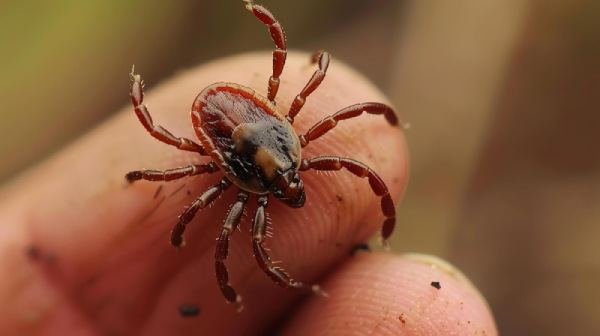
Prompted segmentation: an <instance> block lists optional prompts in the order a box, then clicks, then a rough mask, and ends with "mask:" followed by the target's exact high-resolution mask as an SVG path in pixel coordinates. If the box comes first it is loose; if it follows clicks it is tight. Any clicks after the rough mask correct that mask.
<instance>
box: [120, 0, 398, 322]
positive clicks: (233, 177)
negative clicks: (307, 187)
mask: <svg viewBox="0 0 600 336" xmlns="http://www.w3.org/2000/svg"><path fill="white" fill-rule="evenodd" d="M245 2H246V3H247V4H246V8H247V9H248V10H249V11H250V12H252V13H253V14H254V16H255V17H256V18H257V19H258V20H260V21H261V22H262V23H264V24H265V25H267V26H268V27H269V32H270V34H271V38H272V39H273V42H274V43H275V50H274V51H273V73H272V75H271V77H270V78H269V82H268V93H267V97H263V96H261V95H260V94H258V93H256V92H255V91H254V90H253V89H251V88H248V87H244V86H242V85H239V84H235V83H215V84H212V85H210V86H208V87H206V88H205V89H204V90H202V92H200V94H198V96H197V97H196V100H195V101H194V103H193V105H192V113H191V114H192V123H193V126H194V130H195V132H196V135H197V136H198V139H199V140H200V143H197V142H195V141H193V140H190V139H187V138H181V137H176V136H174V135H173V134H171V133H170V132H169V131H167V130H166V129H164V128H163V127H162V126H159V125H154V123H153V121H152V117H151V116H150V113H149V112H148V109H147V107H146V105H144V104H143V100H144V90H143V86H144V85H143V82H142V80H141V77H140V75H137V74H135V73H134V72H133V70H132V72H131V80H132V84H131V93H130V95H131V102H132V104H133V107H134V111H135V113H136V115H137V117H138V119H139V120H140V122H141V123H142V125H143V126H144V128H145V129H146V130H147V131H148V132H149V133H150V135H151V136H153V137H154V138H156V139H157V140H160V141H162V142H164V143H166V144H169V145H172V146H175V147H177V148H178V149H180V150H185V151H190V152H195V153H198V154H199V155H201V156H210V158H211V159H212V160H211V161H210V162H208V163H206V164H190V165H189V166H186V167H181V168H174V169H169V170H165V171H157V170H141V171H132V172H129V173H128V174H127V175H126V179H127V180H128V181H129V182H130V183H132V182H134V181H137V180H148V181H171V180H175V179H179V178H183V177H186V176H193V175H199V174H211V173H216V172H222V173H223V174H224V177H223V178H222V179H221V180H220V182H219V183H217V184H215V185H214V186H212V187H210V188H208V190H206V191H205V192H203V193H202V194H201V195H200V196H198V198H196V200H194V202H192V204H190V205H189V206H188V207H187V208H186V209H185V211H184V212H183V213H182V214H181V215H180V216H179V220H178V221H177V223H176V224H175V226H174V227H173V231H172V232H171V244H172V245H174V246H176V247H183V233H184V231H185V229H186V226H187V224H188V223H189V222H190V221H191V220H192V219H193V218H194V216H195V215H196V213H197V212H198V211H199V210H201V209H203V208H205V207H206V206H208V205H210V204H211V203H212V202H213V201H215V200H216V199H217V198H218V196H219V195H221V193H222V192H223V191H225V190H226V189H228V188H229V187H230V186H231V185H235V186H237V187H238V197H237V201H236V202H235V203H234V204H233V205H232V206H231V209H230V210H229V213H228V214H227V217H226V218H225V222H224V224H223V229H222V230H221V234H220V235H219V237H218V239H217V247H216V252H215V269H216V275H217V283H218V285H219V288H220V289H221V292H222V293H223V296H224V297H225V298H226V299H227V301H229V302H232V303H235V305H236V307H237V309H238V310H241V309H242V301H241V297H240V296H239V295H238V294H237V293H236V291H235V290H234V289H233V287H232V286H231V284H230V283H229V273H228V271H227V267H226V266H225V260H226V259H227V255H228V246H229V236H231V234H233V232H235V229H236V228H237V227H238V225H239V223H240V220H241V218H242V214H243V212H244V207H245V206H246V202H247V201H248V198H249V196H250V194H255V195H257V201H258V207H257V209H256V211H255V213H254V220H253V222H252V248H253V253H254V257H255V259H256V261H257V263H258V265H259V266H260V268H261V269H262V270H263V271H264V272H265V273H266V274H267V275H268V276H269V277H270V278H271V279H272V280H273V281H274V282H276V283H277V284H278V285H280V286H281V287H284V288H289V289H294V290H300V291H305V292H314V293H316V294H322V291H321V289H320V288H319V286H317V285H312V286H309V285H306V284H304V283H302V282H300V281H295V280H292V279H291V278H290V276H289V275H288V274H287V273H286V272H285V271H283V269H281V268H279V267H276V266H274V265H273V263H272V262H271V259H270V258H269V256H268V254H267V252H266V250H265V248H264V247H263V242H264V240H265V238H266V237H267V221H266V214H265V208H266V207H267V204H268V199H269V195H273V196H274V197H275V198H277V199H278V200H279V201H281V202H283V203H284V204H286V205H288V206H290V207H292V208H299V207H302V206H303V205H304V203H305V200H306V194H305V192H304V185H303V183H302V180H301V179H300V176H299V174H298V172H300V171H306V170H310V169H313V170H322V171H337V170H341V169H342V168H344V169H346V170H348V171H349V172H350V173H352V174H354V175H356V176H359V177H364V178H367V179H368V181H369V185H370V186H371V189H372V190H373V192H374V193H375V195H377V196H379V197H380V198H381V210H382V212H383V215H384V216H385V220H384V222H383V226H382V229H381V237H382V242H383V244H384V247H387V239H388V238H389V236H390V235H391V234H392V231H393V230H394V225H395V221H396V211H395V208H394V203H393V202H392V198H391V197H390V194H389V192H388V189H387V187H386V185H385V183H384V182H383V181H382V180H381V178H380V177H379V176H378V175H377V174H376V173H375V172H374V171H373V170H372V169H371V168H369V167H368V166H366V165H364V164H363V163H360V162H358V161H356V160H352V159H349V158H344V157H336V156H319V157H315V158H310V159H306V158H303V157H302V148H303V147H306V146H307V145H309V143H310V142H311V141H313V140H316V139H318V138H320V137H321V136H323V135H325V134H326V133H327V132H329V131H330V130H331V129H333V128H334V127H335V126H336V125H337V123H338V122H339V121H342V120H346V119H350V118H354V117H357V116H359V115H361V114H362V113H364V112H366V113H369V114H382V115H384V117H385V118H386V120H387V121H388V122H389V123H390V124H392V125H397V124H398V119H397V117H396V115H395V113H394V111H393V110H392V108H391V107H389V106H387V105H385V104H381V103H360V104H355V105H351V106H348V107H346V108H344V109H341V110H340V111H337V112H336V113H334V114H332V115H331V116H329V117H327V118H325V119H323V120H321V121H320V122H318V123H316V124H315V125H314V126H313V127H311V128H310V129H309V130H308V132H306V133H305V134H303V135H298V134H296V132H295V130H294V128H293V126H292V125H293V123H294V118H295V117H296V115H298V113H299V112H300V110H301V109H302V106H304V103H305V102H306V98H307V97H308V96H309V95H310V94H311V93H312V92H313V91H314V90H315V89H317V88H318V87H319V85H320V84H321V82H322V81H323V79H324V78H325V74H326V72H327V68H328V66H329V61H330V55H329V53H327V52H325V51H320V52H318V53H315V54H314V56H313V57H312V59H311V60H312V62H313V63H316V64H317V65H318V69H317V70H316V71H315V73H314V74H313V76H312V77H311V78H310V79H309V81H308V83H307V84H306V86H305V87H304V89H302V91H301V92H300V93H299V94H298V95H297V96H296V98H295V99H294V101H293V102H292V105H291V106H290V108H289V110H288V113H287V114H286V115H285V116H284V115H283V114H281V113H280V112H279V111H278V110H277V108H276V106H275V97H276V96H277V91H278V89H279V76H280V75H281V73H282V71H283V68H284V65H285V59H286V56H287V45H286V40H285V34H284V32H283V29H282V27H281V25H280V24H279V22H278V21H277V20H276V19H275V18H274V17H273V15H272V14H271V13H270V12H269V11H267V10H266V9H265V8H264V7H262V6H259V5H255V4H254V3H253V2H252V1H249V0H245Z"/></svg>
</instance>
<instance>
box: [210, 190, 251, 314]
mask: <svg viewBox="0 0 600 336" xmlns="http://www.w3.org/2000/svg"><path fill="white" fill-rule="evenodd" d="M247 200H248V192H247V191H244V190H241V189H240V190H239V191H238V200H237V202H235V203H234V204H233V206H232V207H231V209H230V210H229V214H227V218H226V219H225V223H224V224H223V230H222V231H221V234H220V235H219V238H218V239H217V250H216V251H215V269H216V271H217V283H218V284H219V288H221V293H223V296H224V297H225V298H226V299H227V301H229V302H232V303H235V307H236V309H237V310H238V311H242V309H243V306H242V297H241V296H239V295H238V294H237V293H236V292H235V289H233V287H231V285H230V284H229V273H228V272H227V266H225V259H227V254H228V253H229V236H231V234H233V232H234V231H235V229H237V227H238V224H240V220H241V219H242V214H243V213H244V206H245V205H246V201H247Z"/></svg>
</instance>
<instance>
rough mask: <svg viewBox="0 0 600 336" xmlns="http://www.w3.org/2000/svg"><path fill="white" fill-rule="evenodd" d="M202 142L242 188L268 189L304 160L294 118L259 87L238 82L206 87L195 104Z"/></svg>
mask: <svg viewBox="0 0 600 336" xmlns="http://www.w3.org/2000/svg"><path fill="white" fill-rule="evenodd" d="M192 121H193V124H194V129H195V131H196V134H197V135H198V138H199V139H200V141H201V143H202V146H203V147H204V148H205V149H206V150H207V151H208V152H209V153H210V155H211V156H212V157H213V160H214V161H215V162H216V163H217V164H218V165H219V166H220V167H221V169H222V170H223V172H224V173H225V175H226V176H227V177H228V178H229V179H230V180H232V182H234V183H235V184H237V185H238V186H239V187H240V188H242V189H245V190H247V191H250V192H254V193H259V194H266V193H268V188H269V186H270V185H271V184H272V183H273V181H274V180H275V179H276V178H277V177H278V176H280V175H281V174H282V173H284V172H285V171H287V170H289V169H291V168H295V169H297V168H298V166H299V165H300V160H301V155H300V143H299V141H298V137H297V136H296V135H295V133H294V130H293V128H292V126H291V125H290V123H289V122H288V121H287V120H286V119H285V118H284V117H283V116H281V115H280V114H279V113H278V112H277V109H276V107H275V105H273V104H272V103H271V102H269V101H268V100H267V99H266V98H264V97H262V96H260V95H258V94H257V93H256V92H255V91H254V90H252V89H250V88H247V87H244V86H241V85H238V84H233V83H216V84H213V85H211V86H209V87H207V88H206V89H204V90H203V91H202V92H201V93H200V94H199V95H198V97H197V98H196V100H195V101H194V105H193V107H192Z"/></svg>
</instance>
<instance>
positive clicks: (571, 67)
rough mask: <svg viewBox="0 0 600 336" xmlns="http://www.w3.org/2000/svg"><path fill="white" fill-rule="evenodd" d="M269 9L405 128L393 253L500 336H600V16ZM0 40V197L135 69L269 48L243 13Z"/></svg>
mask: <svg viewBox="0 0 600 336" xmlns="http://www.w3.org/2000/svg"><path fill="white" fill-rule="evenodd" d="M259 3H260V4H263V5H265V6H266V7H267V8H269V9H270V10H271V11H272V12H273V13H275V15H276V17H277V18H278V19H279V20H280V21H281V22H282V24H283V27H284V28H285V31H286V34H287V37H288V42H289V46H290V48H291V49H303V50H309V51H312V50H317V49H327V50H328V51H330V52H331V53H332V55H333V57H334V58H335V60H342V61H344V62H347V63H349V64H350V65H352V66H354V67H355V68H357V69H358V70H359V71H360V72H362V73H364V74H365V75H366V76H367V77H369V78H370V79H371V80H373V81H374V82H375V83H376V84H377V85H378V86H379V87H381V88H382V90H383V91H384V92H386V94H388V95H389V96H390V98H391V100H392V101H393V102H394V105H395V107H396V108H397V109H398V111H399V112H400V114H401V117H402V118H403V119H404V120H405V121H407V122H409V123H411V125H412V128H411V130H410V131H409V132H408V134H407V140H408V143H409V147H410V153H411V182H410V185H409V188H408V190H407V193H406V196H405V199H404V201H403V203H402V204H401V205H400V217H399V226H398V229H397V232H396V235H395V241H394V242H393V246H394V248H395V251H396V252H407V251H411V252H412V251H416V252H424V253H432V254H437V255H440V256H442V257H444V258H446V259H449V260H450V261H451V262H452V263H454V264H456V265H457V266H459V267H460V268H461V269H463V270H464V271H465V273H466V274H467V276H469V277H470V278H471V279H472V280H473V281H474V282H475V284H476V285H477V286H478V287H479V288H480V289H481V290H482V292H483V294H484V295H485V296H486V297H487V298H488V300H489V302H490V305H491V307H492V309H493V311H494V313H495V315H496V318H497V321H498V326H499V329H500V331H501V333H503V334H506V335H565V334H573V335H575V334H576V335H592V334H595V335H598V334H600V318H598V316H600V291H599V290H598V289H597V288H596V286H597V284H598V283H599V281H600V261H599V260H600V258H599V256H600V248H599V247H598V245H599V244H598V241H599V238H600V225H599V224H600V150H599V149H598V147H599V145H600V110H599V108H598V106H600V98H599V97H600V94H599V92H600V34H599V33H598V32H600V29H599V28H600V24H599V22H600V2H598V1H593V0H588V1H583V0H574V1H569V2H567V1H560V0H548V1H533V0H520V1H504V0H491V1H485V2H483V1H474V0H472V1H467V0H454V1H435V2H433V1H430V2H427V1H414V0H413V1H409V0H404V1H392V0H388V1H385V0H380V1H361V0H331V1H317V0H304V1H285V2H284V1H275V0H264V1H261V2H259ZM0 41H1V42H2V43H0V78H1V79H0V125H1V127H2V141H0V158H1V161H0V183H6V182H8V181H10V180H11V179H12V178H14V177H15V176H17V175H18V174H19V173H20V172H22V171H23V170H25V169H27V168H28V167H31V166H33V165H34V164H35V163H37V162H39V161H41V160H43V159H44V158H46V157H48V156H50V155H52V154H53V153H55V152H56V151H57V150H59V149H60V148H61V147H64V146H65V145H67V144H68V143H69V142H71V141H73V140H74V139H76V138H77V137H79V136H80V135H82V134H84V133H85V132H86V131H87V130H89V129H91V128H93V127H94V126H95V125H97V124H98V123H99V122H101V121H102V120H103V119H106V118H108V117H110V116H111V114H112V113H114V112H115V111H116V110H117V109H119V108H121V107H122V106H125V105H126V104H128V87H129V79H128V74H129V71H130V69H131V65H132V64H135V65H136V68H137V69H138V70H139V71H142V72H143V74H144V78H145V80H146V82H147V83H155V84H156V83H159V82H160V81H161V80H162V79H165V78H168V77H169V76H172V75H173V74H174V73H175V72H177V71H179V70H182V69H185V68H188V67H192V66H194V65H197V64H199V63H202V62H205V61H207V60H210V59H214V58H217V57H220V56H225V55H230V54H234V53H239V52H243V51H249V50H256V49H270V48H272V44H271V41H270V39H269V37H268V34H267V32H266V30H265V27H264V26H262V25H260V24H259V23H258V22H256V20H255V19H254V18H253V17H252V16H251V15H250V14H248V13H247V11H246V10H245V9H244V8H243V3H242V1H241V0H228V1H207V0H204V1H172V2H167V1H127V2H110V1H67V0H65V1H53V2H48V1H38V2H36V3H33V2H17V1H2V2H0ZM333 66H335V65H333ZM151 86H152V84H151ZM198 89H199V90H200V89H202V88H198ZM101 159H102V158H99V160H101Z"/></svg>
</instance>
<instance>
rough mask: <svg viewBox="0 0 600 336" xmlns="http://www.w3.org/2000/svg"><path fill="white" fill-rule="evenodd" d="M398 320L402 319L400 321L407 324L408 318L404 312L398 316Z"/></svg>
mask: <svg viewBox="0 0 600 336" xmlns="http://www.w3.org/2000/svg"><path fill="white" fill-rule="evenodd" d="M398 320H400V322H402V324H406V318H405V317H404V313H402V314H400V316H398Z"/></svg>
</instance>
